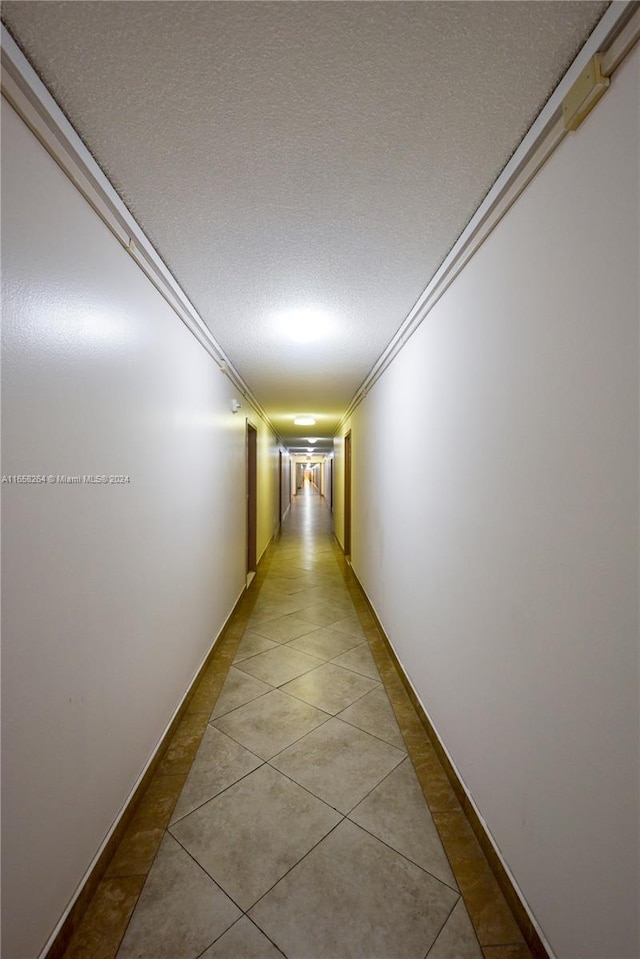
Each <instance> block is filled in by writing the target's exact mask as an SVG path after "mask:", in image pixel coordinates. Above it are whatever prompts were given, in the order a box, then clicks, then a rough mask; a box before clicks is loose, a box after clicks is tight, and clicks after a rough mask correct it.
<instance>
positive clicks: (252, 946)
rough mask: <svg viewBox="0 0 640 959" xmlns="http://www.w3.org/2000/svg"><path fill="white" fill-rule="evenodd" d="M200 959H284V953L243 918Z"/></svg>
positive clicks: (248, 920) (249, 921)
mask: <svg viewBox="0 0 640 959" xmlns="http://www.w3.org/2000/svg"><path fill="white" fill-rule="evenodd" d="M200 959H282V953H281V952H280V950H279V949H276V947H275V946H274V945H273V943H272V942H269V940H268V939H267V937H266V936H265V935H264V933H262V932H260V930H259V929H258V927H257V926H255V925H254V924H253V923H252V922H251V920H250V919H247V917H246V916H243V917H242V919H238V921H237V922H236V923H235V925H233V926H231V929H227V931H226V932H225V933H224V935H222V936H221V937H220V938H219V939H218V941H217V942H215V943H214V944H213V945H212V946H211V948H210V949H207V951H206V952H203V953H202V956H201V957H200Z"/></svg>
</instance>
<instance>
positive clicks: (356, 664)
mask: <svg viewBox="0 0 640 959" xmlns="http://www.w3.org/2000/svg"><path fill="white" fill-rule="evenodd" d="M333 662H334V663H335V665H336V666H344V668H345V669H352V670H353V671H354V672H355V673H362V675H363V676H369V677H370V678H371V679H380V673H379V672H378V669H377V667H376V664H375V662H374V659H373V656H372V655H371V651H370V649H369V646H368V644H367V643H366V642H364V643H361V644H360V645H359V646H354V647H353V648H352V649H349V650H348V651H347V652H346V653H342V655H340V656H336V657H335V659H334V660H333Z"/></svg>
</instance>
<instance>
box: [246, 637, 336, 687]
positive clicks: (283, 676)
mask: <svg viewBox="0 0 640 959" xmlns="http://www.w3.org/2000/svg"><path fill="white" fill-rule="evenodd" d="M317 665H318V657H317V656H309V655H308V653H302V652H300V650H297V649H291V648H290V647H289V646H277V647H276V648H275V649H269V650H267V652H266V653H260V654H259V655H258V656H252V657H251V659H245V660H243V661H242V662H241V663H238V664H237V666H236V667H235V668H236V669H240V670H242V672H244V673H248V674H249V675H250V676H255V677H256V679H261V680H262V681H263V682H265V683H269V685H270V686H282V685H283V684H284V683H288V682H289V681H290V680H291V679H295V678H296V676H301V675H302V673H307V672H309V670H310V669H313V668H314V667H315V666H317Z"/></svg>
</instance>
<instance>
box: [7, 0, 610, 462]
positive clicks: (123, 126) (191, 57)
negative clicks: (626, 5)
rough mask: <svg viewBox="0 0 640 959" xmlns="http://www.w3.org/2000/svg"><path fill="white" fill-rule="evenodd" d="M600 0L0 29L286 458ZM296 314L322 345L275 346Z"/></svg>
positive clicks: (269, 6)
mask: <svg viewBox="0 0 640 959" xmlns="http://www.w3.org/2000/svg"><path fill="white" fill-rule="evenodd" d="M607 5H608V4H607V3H602V2H594V3H592V2H569V0H561V2H541V3H539V2H484V0H473V2H468V3H467V2H445V3H440V2H416V3H414V2H403V0H396V2H382V3H379V2H343V0H329V2H315V0H298V2H283V0H278V2H264V0H258V2H255V0H252V2H242V0H240V2H239V0H232V2H217V0H200V2H193V0H178V2H156V0H147V2H129V0H117V2H111V0H98V2H94V0H91V2H89V0H77V2H73V0H71V2H55V0H53V2H49V0H47V2H39V0H36V2H34V0H28V2H27V0H21V2H7V3H4V4H3V20H4V22H5V23H6V25H7V26H8V28H9V29H10V31H11V32H12V33H13V35H14V37H15V38H16V40H17V41H18V43H19V44H20V45H21V46H22V48H23V50H24V51H25V52H26V54H27V56H28V57H29V59H30V60H31V62H32V64H33V65H34V66H35V68H36V69H37V71H38V72H39V74H40V75H41V77H42V78H43V79H44V81H45V83H46V84H47V85H48V87H49V89H50V90H51V92H52V93H53V94H54V96H55V97H56V99H57V101H58V103H59V104H60V105H61V107H62V108H63V109H64V111H65V112H66V114H67V116H68V117H69V119H70V120H71V122H72V123H73V124H74V126H75V128H76V130H77V131H78V133H79V134H80V135H81V136H82V138H83V139H84V141H85V143H86V144H87V146H88V147H89V149H90V150H91V152H92V153H93V155H94V156H95V157H96V159H97V160H98V162H99V163H100V165H101V166H102V168H103V169H104V171H105V172H106V173H107V175H108V176H109V178H110V179H111V182H112V183H113V184H114V186H115V187H116V189H117V190H118V191H119V193H120V195H121V196H122V198H123V199H124V201H125V202H126V203H127V205H128V206H129V208H130V210H131V211H132V212H133V214H134V215H135V217H136V218H137V219H138V222H139V223H140V224H141V226H142V227H143V229H144V230H145V231H146V233H147V235H148V236H149V237H150V238H151V239H152V241H153V242H154V244H155V245H156V248H157V249H158V251H159V253H160V254H161V256H162V258H163V259H164V261H165V262H166V263H167V265H168V266H169V267H170V269H171V270H172V272H173V273H174V275H175V276H176V278H177V279H178V281H179V282H180V283H181V285H182V287H183V289H184V290H185V292H186V293H187V295H188V296H189V298H190V299H191V301H192V303H193V304H194V305H195V306H196V308H197V309H198V311H199V312H200V314H201V316H202V318H203V319H204V320H205V322H206V323H207V324H208V326H209V327H210V329H211V331H212V332H213V334H214V336H215V337H216V339H217V340H218V341H219V343H220V344H221V345H222V347H223V348H224V350H225V351H226V352H227V354H228V356H229V357H230V359H231V360H232V362H233V363H234V365H235V366H236V367H237V368H238V370H239V371H240V373H241V374H242V376H243V377H244V379H245V380H246V382H247V383H248V385H249V386H250V388H251V390H252V391H253V393H254V394H255V396H256V397H257V399H258V400H259V402H260V403H261V404H262V406H263V407H264V408H265V410H266V412H267V413H268V415H269V416H270V418H271V420H272V422H273V423H274V424H275V426H276V428H277V429H278V431H279V432H280V435H281V436H282V438H283V439H284V441H285V442H286V443H287V444H288V445H294V444H296V443H298V442H300V440H299V439H296V437H301V436H307V435H310V436H315V437H326V438H327V439H328V438H329V437H330V436H331V434H332V432H333V430H334V429H335V427H336V425H337V421H338V419H339V417H340V415H341V414H342V413H343V412H344V410H345V409H346V407H347V405H348V403H349V401H350V399H351V398H352V396H353V395H354V393H355V392H356V390H357V388H358V386H359V385H360V383H361V382H362V380H363V379H364V377H365V375H366V374H367V372H368V371H369V369H370V368H371V366H372V365H373V363H374V362H375V360H376V359H377V357H378V356H379V355H380V353H381V352H382V351H383V349H384V347H385V346H386V345H387V343H388V342H389V340H390V339H391V337H392V336H393V334H394V333H395V332H396V330H397V329H398V327H399V326H400V325H401V323H402V322H403V320H404V319H405V317H406V315H407V313H408V312H409V310H410V309H411V307H412V306H413V304H414V303H415V301H416V300H417V298H418V296H419V295H420V293H421V292H422V290H423V289H424V288H425V286H426V285H427V283H428V282H429V280H430V279H431V277H432V276H433V274H434V273H435V271H436V269H437V268H438V266H439V265H440V263H441V262H442V260H443V259H444V257H445V256H446V254H447V252H448V251H449V249H450V248H451V247H452V245H453V244H454V242H455V240H456V239H457V237H458V236H459V235H460V233H461V232H462V230H463V228H464V226H465V225H466V223H467V222H468V220H469V219H470V218H471V216H472V214H473V213H474V211H475V210H476V209H477V207H478V205H479V203H480V202H481V200H482V199H483V197H484V196H485V194H486V193H487V191H488V190H489V188H490V187H491V185H492V184H493V182H494V181H495V179H496V177H497V176H498V174H499V173H500V171H501V169H502V168H503V167H504V165H505V163H506V162H507V160H508V159H509V157H510V155H511V154H512V153H513V151H514V149H515V148H516V146H517V145H518V143H519V141H520V140H521V139H522V137H523V135H524V134H525V132H526V131H527V129H528V128H529V126H530V125H531V123H532V122H533V120H534V119H535V117H536V115H537V114H538V113H539V111H540V109H541V107H542V106H543V104H544V103H545V101H546V100H547V98H548V97H549V95H550V93H551V92H552V90H553V88H554V87H555V85H556V84H557V82H558V80H559V79H560V77H561V76H562V74H563V73H564V72H565V70H566V69H567V67H568V66H569V64H570V62H571V60H572V59H573V57H574V56H575V54H576V52H577V51H578V49H579V48H580V46H581V45H582V44H583V42H584V41H585V39H586V38H587V36H588V34H589V33H590V32H591V30H592V29H593V26H594V25H595V23H596V22H597V20H598V19H599V17H600V16H601V15H602V13H603V12H604V10H605V9H606V7H607ZM297 309H306V310H308V311H314V313H313V317H314V318H313V320H312V328H313V329H314V331H315V332H316V333H318V334H319V333H321V332H324V333H325V335H324V336H323V337H321V338H319V339H317V340H316V341H315V342H311V343H295V342H291V340H290V338H289V337H288V336H286V335H285V334H283V332H282V330H281V329H279V327H278V323H279V321H280V319H281V318H282V315H283V314H287V315H288V314H290V313H291V311H294V310H297ZM325 321H326V322H325ZM325 326H327V327H329V328H327V329H325ZM295 328H296V330H297V331H300V330H302V329H304V328H305V322H304V321H303V320H299V321H298V322H297V323H296V324H295ZM307 412H308V413H312V414H315V415H316V418H317V425H316V426H315V427H313V428H304V427H302V428H297V427H293V426H292V423H291V419H292V417H293V415H294V414H296V413H307ZM321 445H322V444H321V443H318V446H321Z"/></svg>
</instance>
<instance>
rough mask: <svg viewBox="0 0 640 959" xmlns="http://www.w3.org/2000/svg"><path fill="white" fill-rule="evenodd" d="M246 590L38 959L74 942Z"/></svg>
mask: <svg viewBox="0 0 640 959" xmlns="http://www.w3.org/2000/svg"><path fill="white" fill-rule="evenodd" d="M246 591H247V587H246V586H245V587H243V589H242V592H241V593H240V596H239V597H238V599H237V600H236V602H235V603H234V606H233V609H232V610H231V612H230V613H229V615H228V616H227V618H226V620H225V622H224V625H223V626H222V628H221V629H220V631H219V633H218V635H217V636H216V638H215V639H214V641H213V643H212V644H211V648H210V649H209V652H208V653H207V655H206V656H205V658H204V660H203V662H202V664H201V666H200V668H199V669H198V670H197V672H196V674H195V676H194V678H193V679H192V681H191V683H190V684H189V687H188V689H187V691H186V693H185V695H184V697H183V698H182V701H181V703H180V705H179V706H178V708H177V709H176V712H175V714H174V716H173V718H172V719H171V721H170V723H169V725H168V726H167V728H166V729H165V731H164V733H163V735H162V737H161V739H160V741H159V743H158V745H157V747H156V749H155V752H154V753H153V755H152V757H151V758H150V760H149V761H148V763H147V766H146V769H145V770H144V772H143V773H142V775H141V777H140V779H139V781H138V783H137V785H136V786H135V787H134V788H133V790H132V792H131V794H130V796H129V798H128V800H127V801H126V803H125V805H124V807H123V809H122V811H121V812H120V814H119V817H118V819H117V820H116V823H115V825H114V826H113V827H112V829H111V832H110V833H109V835H108V836H107V838H106V840H105V842H104V845H103V847H102V849H101V850H100V851H99V852H98V854H97V856H96V858H95V860H94V862H93V864H92V865H91V866H90V867H89V869H88V871H87V874H86V875H85V878H84V879H83V880H82V882H81V884H80V886H79V889H78V892H77V893H76V895H75V898H74V899H73V901H72V903H71V905H70V906H69V907H68V908H67V911H66V913H65V914H63V916H62V918H61V920H60V922H59V924H58V927H57V929H56V930H55V931H54V932H53V934H52V936H51V938H50V939H49V942H48V943H47V944H46V945H45V947H44V949H43V950H42V952H41V953H40V957H39V959H63V956H64V953H65V952H66V950H67V948H68V946H69V943H70V942H71V938H72V936H73V934H74V933H75V931H76V929H77V928H78V926H79V925H80V922H81V920H82V917H83V915H84V913H85V911H86V909H87V907H88V905H89V903H90V902H91V900H92V899H93V897H94V895H95V893H96V890H97V888H98V886H99V885H100V882H101V881H102V879H103V877H104V874H105V873H106V871H107V868H108V866H109V863H110V862H111V860H112V859H113V856H114V854H115V851H116V849H117V848H118V846H119V845H120V843H121V841H122V839H123V836H124V834H125V832H126V830H127V828H128V826H129V824H130V823H131V820H132V819H133V816H134V815H135V812H136V810H137V808H138V806H139V805H140V802H141V800H142V798H143V796H144V794H145V792H146V790H147V788H148V786H149V783H150V782H151V780H152V778H153V776H154V775H155V773H156V770H157V768H158V766H159V765H160V762H161V761H162V758H163V756H164V754H165V752H166V751H167V748H168V746H169V744H170V742H171V740H172V738H173V736H174V734H175V732H176V730H177V728H178V726H179V724H180V722H181V720H182V719H183V718H184V715H185V713H186V711H187V709H188V708H189V704H190V702H191V700H192V699H193V696H194V694H195V692H196V690H197V687H198V683H199V682H200V679H201V677H202V675H203V674H204V673H205V671H206V670H207V668H208V667H209V665H210V663H211V659H212V657H213V655H214V653H215V651H216V647H217V645H218V643H219V642H220V640H221V639H222V637H223V636H224V635H225V632H226V631H227V629H228V627H229V624H230V623H231V621H232V620H233V617H234V616H235V614H236V612H237V610H238V607H239V606H240V604H241V603H242V601H243V599H244V596H245V594H246Z"/></svg>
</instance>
